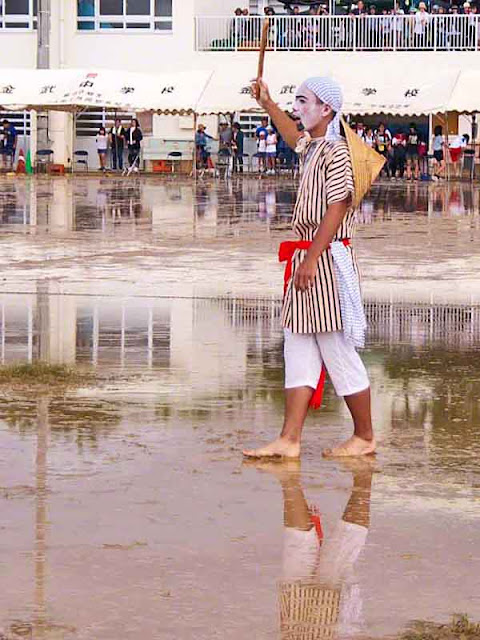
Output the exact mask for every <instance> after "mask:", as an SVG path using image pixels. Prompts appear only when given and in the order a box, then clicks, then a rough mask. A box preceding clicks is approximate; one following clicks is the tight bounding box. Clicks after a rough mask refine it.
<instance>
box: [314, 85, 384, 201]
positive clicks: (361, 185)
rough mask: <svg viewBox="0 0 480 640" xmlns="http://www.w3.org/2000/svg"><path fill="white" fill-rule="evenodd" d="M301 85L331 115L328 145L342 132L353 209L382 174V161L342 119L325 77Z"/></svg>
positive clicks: (337, 93) (335, 92)
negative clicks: (350, 171) (349, 163)
mask: <svg viewBox="0 0 480 640" xmlns="http://www.w3.org/2000/svg"><path fill="white" fill-rule="evenodd" d="M304 84H305V86H306V87H307V89H309V90H310V91H312V92H313V93H314V94H315V95H316V96H317V98H318V99H319V100H321V101H322V102H323V103H325V104H328V105H329V106H330V107H331V108H332V110H333V112H334V114H335V115H334V117H333V119H332V120H331V122H330V123H329V125H328V128H327V133H326V135H325V138H326V139H327V140H331V141H335V140H340V139H341V130H342V128H343V132H344V134H345V139H346V141H347V145H348V148H349V151H350V158H351V160H352V169H353V184H354V190H355V191H354V195H353V200H352V205H353V207H354V208H356V207H358V206H359V204H360V202H361V201H362V198H363V196H364V195H365V194H366V193H367V191H368V190H369V189H370V187H371V185H372V183H373V181H374V180H375V178H376V177H377V176H378V174H379V173H380V171H381V170H382V167H383V165H384V164H385V158H384V157H383V156H381V155H380V154H379V153H377V152H376V151H374V150H373V149H372V148H370V147H369V146H368V145H366V144H365V142H363V140H361V139H360V137H359V136H358V135H357V134H356V133H355V131H353V129H352V128H351V127H350V126H349V125H348V124H347V123H346V122H345V120H344V119H343V118H342V116H341V112H342V106H343V94H342V90H341V89H340V86H339V85H338V83H337V82H335V80H332V78H328V77H318V78H308V80H305V83H304Z"/></svg>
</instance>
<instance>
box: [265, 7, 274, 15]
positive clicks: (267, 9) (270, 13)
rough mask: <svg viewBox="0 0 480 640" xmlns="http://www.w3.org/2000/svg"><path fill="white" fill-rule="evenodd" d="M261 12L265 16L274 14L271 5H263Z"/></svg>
mask: <svg viewBox="0 0 480 640" xmlns="http://www.w3.org/2000/svg"><path fill="white" fill-rule="evenodd" d="M263 13H264V14H265V15H266V16H274V15H275V9H274V8H273V7H265V9H264V10H263Z"/></svg>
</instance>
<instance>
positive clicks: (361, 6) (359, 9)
mask: <svg viewBox="0 0 480 640" xmlns="http://www.w3.org/2000/svg"><path fill="white" fill-rule="evenodd" d="M365 13H367V9H366V7H365V3H364V2H363V0H358V2H357V6H356V7H355V8H354V9H353V15H355V16H361V15H364V14H365Z"/></svg>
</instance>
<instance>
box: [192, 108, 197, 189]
mask: <svg viewBox="0 0 480 640" xmlns="http://www.w3.org/2000/svg"><path fill="white" fill-rule="evenodd" d="M197 121H198V113H197V112H196V111H194V112H193V162H192V174H193V182H194V184H195V185H196V182H197V145H196V143H195V139H196V135H197Z"/></svg>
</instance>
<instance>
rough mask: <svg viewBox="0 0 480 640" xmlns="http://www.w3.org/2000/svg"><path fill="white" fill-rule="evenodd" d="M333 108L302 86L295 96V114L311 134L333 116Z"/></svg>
mask: <svg viewBox="0 0 480 640" xmlns="http://www.w3.org/2000/svg"><path fill="white" fill-rule="evenodd" d="M331 112H332V110H331V108H330V107H329V106H328V105H326V104H323V103H322V102H320V101H319V100H318V98H317V96H316V95H315V94H314V93H313V91H310V89H307V87H306V86H305V85H304V84H302V85H301V86H300V88H299V89H298V91H297V95H296V96H295V103H294V106H293V113H294V115H295V116H297V117H298V118H300V122H301V123H302V124H303V126H304V127H305V129H306V130H307V131H309V132H311V131H312V130H313V129H315V127H317V126H318V125H319V124H321V123H322V121H323V120H325V118H327V117H328V116H329V115H330V114H331Z"/></svg>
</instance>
